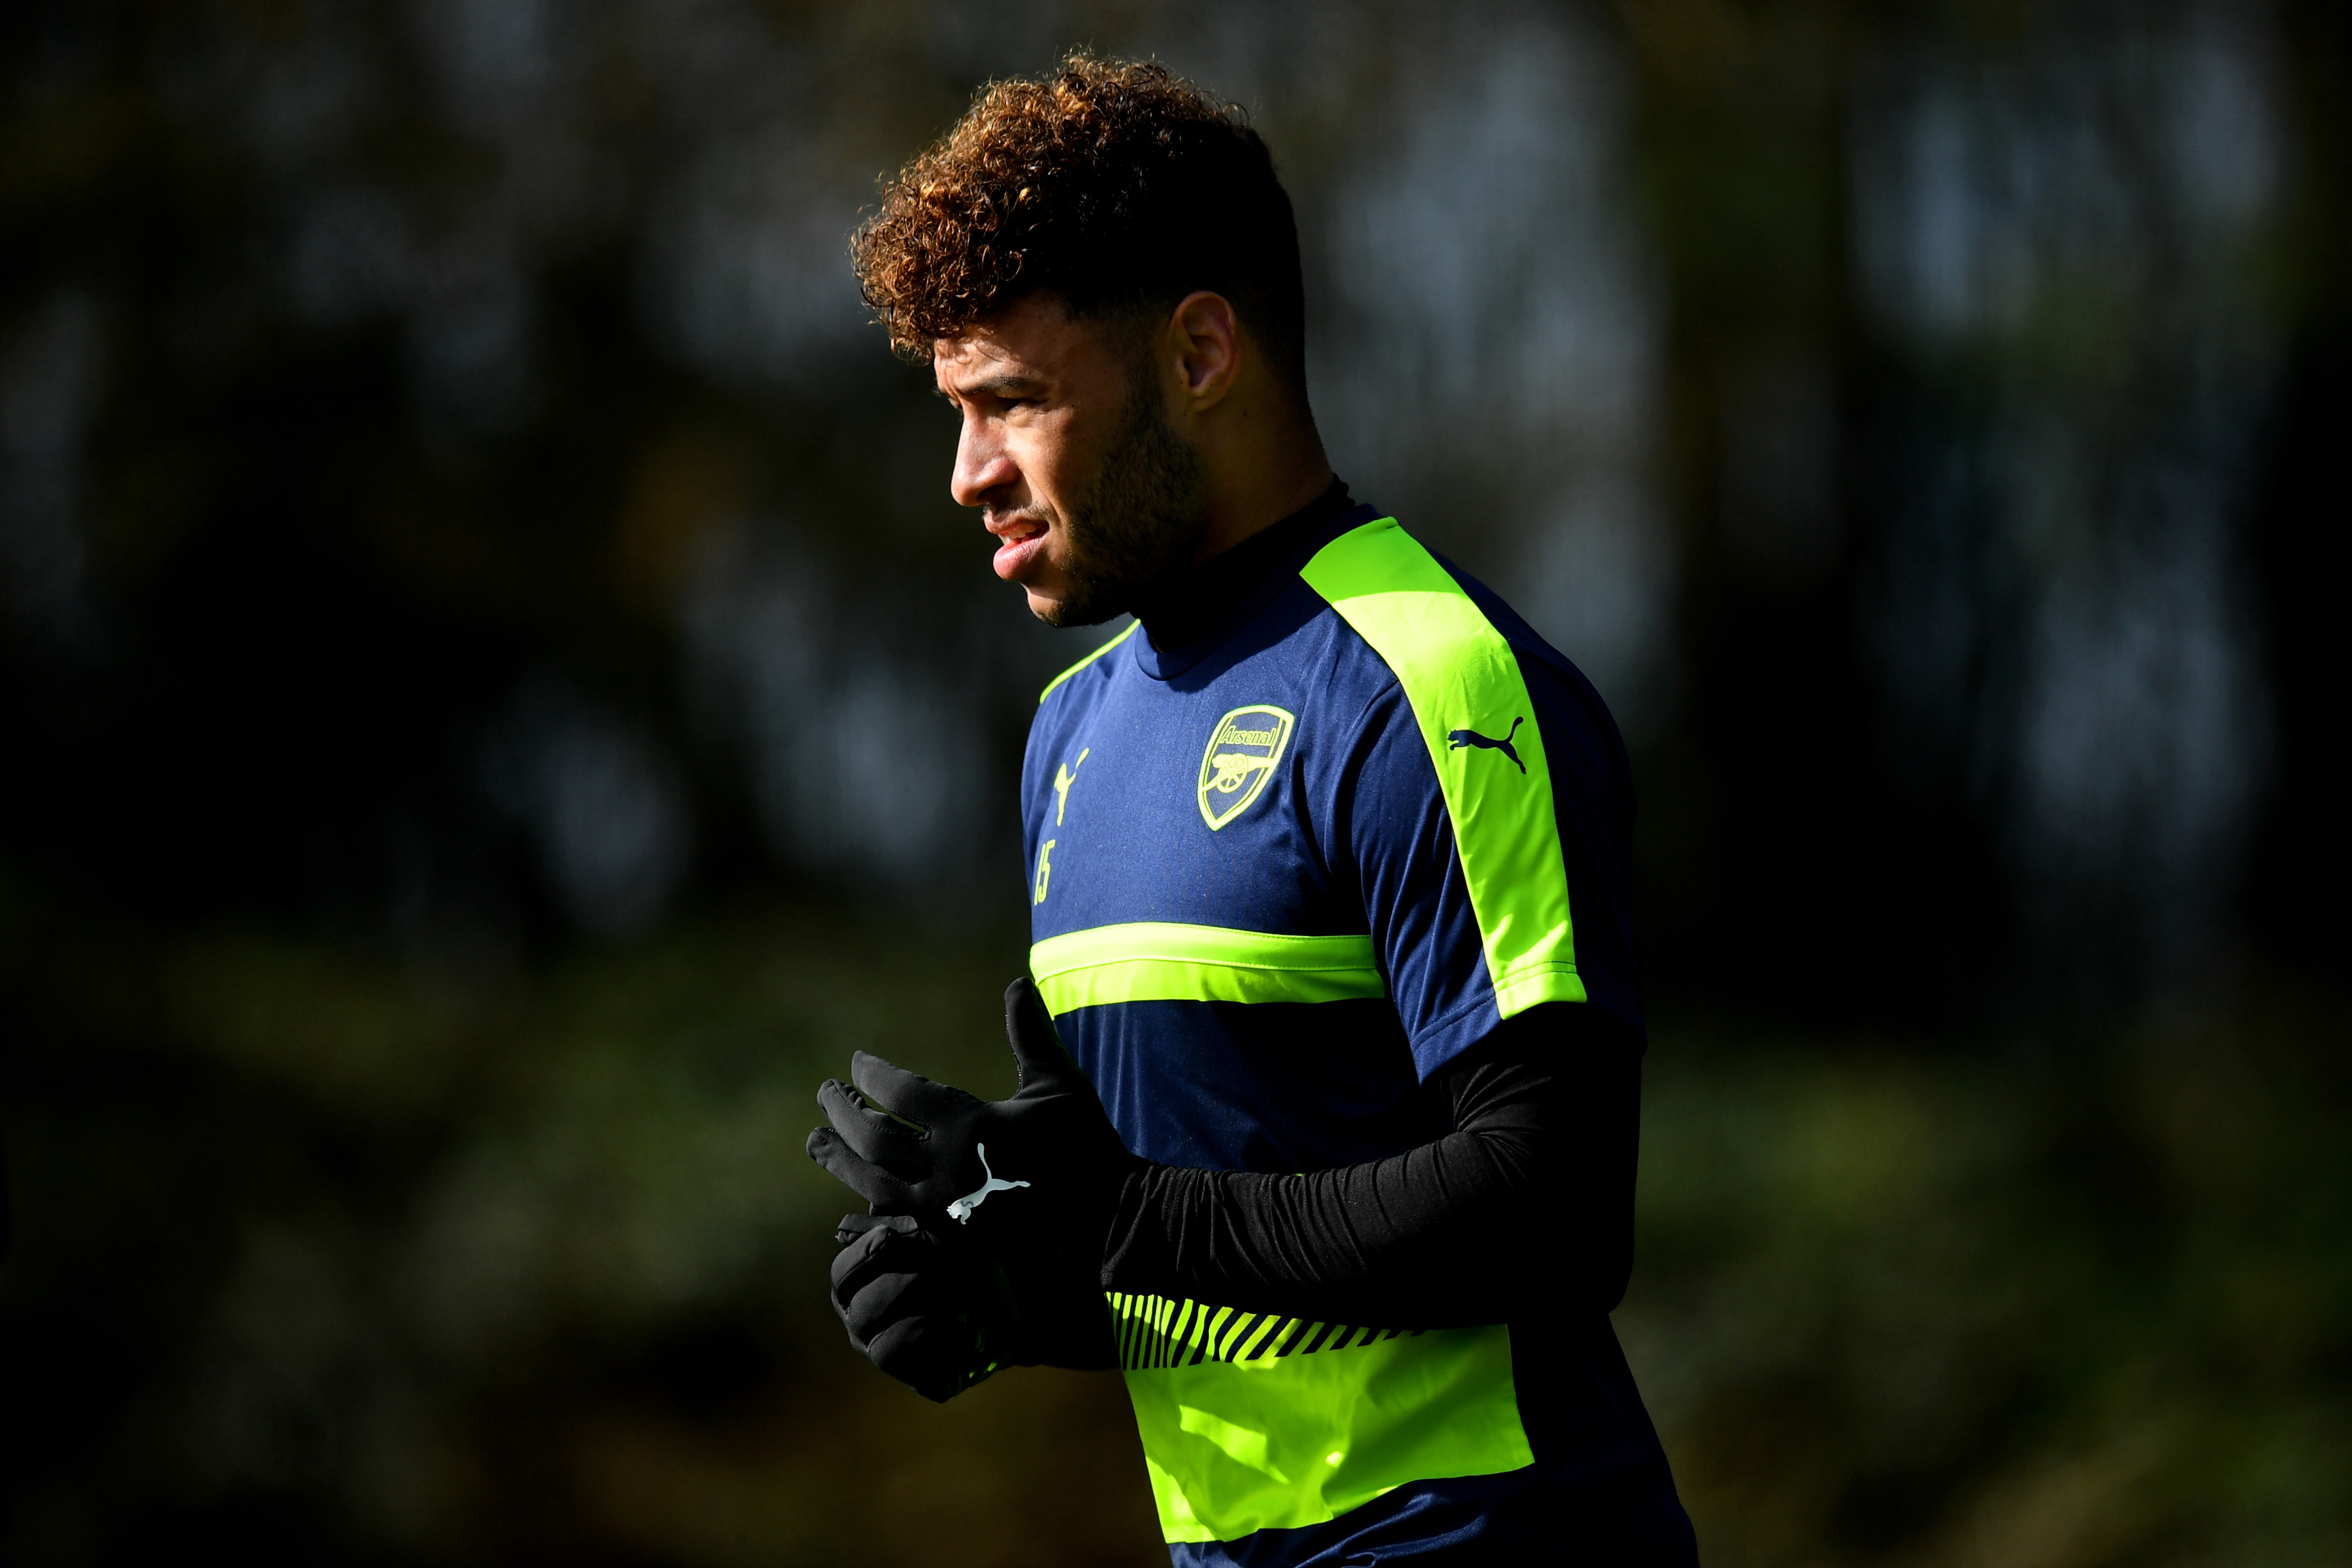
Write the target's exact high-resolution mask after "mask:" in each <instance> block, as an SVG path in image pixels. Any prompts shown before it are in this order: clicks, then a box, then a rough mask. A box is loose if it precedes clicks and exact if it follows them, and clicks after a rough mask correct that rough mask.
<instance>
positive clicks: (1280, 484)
mask: <svg viewBox="0 0 2352 1568" xmlns="http://www.w3.org/2000/svg"><path fill="white" fill-rule="evenodd" d="M1331 482H1332V473H1331V465H1330V463H1329V461H1328V460H1327V459H1326V458H1324V456H1323V447H1322V445H1321V443H1319V442H1318V443H1316V444H1315V445H1314V447H1313V449H1312V457H1311V458H1308V459H1307V460H1305V461H1302V462H1300V463H1299V464H1297V466H1296V467H1294V468H1291V469H1290V470H1289V471H1288V472H1287V473H1286V474H1279V475H1269V476H1266V477H1265V479H1261V480H1260V481H1259V482H1257V483H1255V484H1249V485H1245V486H1236V487H1234V491H1233V492H1232V493H1231V494H1229V495H1221V496H1214V497H1213V498H1212V499H1211V501H1210V505H1209V526H1208V527H1207V528H1206V529H1205V530H1203V531H1202V536H1201V547H1200V549H1199V550H1197V551H1196V552H1193V555H1192V561H1191V563H1189V564H1191V565H1192V566H1198V565H1200V564H1201V563H1203V562H1206V561H1212V560H1214V559H1215V558H1216V557H1218V556H1220V555H1223V553H1224V552H1226V551H1228V550H1231V549H1232V548H1233V547H1234V545H1236V544H1239V543H1240V542H1242V541H1244V539H1248V538H1250V537H1252V536H1253V535H1255V534H1259V533H1263V532H1265V531H1266V530H1267V529H1269V528H1272V527H1273V526H1274V525H1275V524H1276V523H1277V522H1280V521H1282V520H1283V519H1285V518H1286V517H1289V516H1291V515H1292V514H1293V513H1295V512H1297V511H1298V510H1301V509H1302V508H1305V507H1308V506H1312V505H1313V504H1314V503H1315V501H1316V500H1317V499H1318V497H1320V496H1321V495H1322V494H1323V492H1324V491H1326V490H1328V489H1330V488H1331Z"/></svg>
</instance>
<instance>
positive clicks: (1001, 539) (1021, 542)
mask: <svg viewBox="0 0 2352 1568" xmlns="http://www.w3.org/2000/svg"><path fill="white" fill-rule="evenodd" d="M988 531H989V532H991V533H992V534H994V535H996V538H997V545H996V558H995V560H994V561H993V562H992V563H991V564H992V565H993V566H994V567H995V568H996V574H997V575H998V576H999V577H1002V578H1003V579H1004V580H1005V581H1006V582H1008V583H1012V582H1017V581H1019V579H1020V578H1021V576H1022V574H1024V573H1025V572H1026V571H1028V570H1029V568H1030V567H1031V566H1032V565H1033V564H1034V563H1036V561H1037V557H1038V556H1039V555H1040V554H1041V553H1043V552H1044V551H1045V534H1046V531H1047V530H1046V528H1045V524H1044V523H1042V522H1040V521H1037V520H1035V519H1034V518H1026V517H1009V518H1006V519H1004V520H1003V521H1001V522H1000V521H995V520H993V519H992V520H991V521H990V522H989V524H988Z"/></svg>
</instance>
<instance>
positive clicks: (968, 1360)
mask: <svg viewBox="0 0 2352 1568" xmlns="http://www.w3.org/2000/svg"><path fill="white" fill-rule="evenodd" d="M834 1239H835V1241H838V1242H840V1243H841V1244H842V1247H841V1250H840V1251H839V1252H838V1253H836V1254H835V1255H834V1259H833V1310H835V1312H836V1313H838V1314H840V1317H841V1325H842V1327H843V1328H845V1329H846V1330H848V1331H849V1342H850V1343H851V1344H853V1345H855V1346H856V1347H857V1350H858V1352H859V1353H860V1354H862V1355H864V1356H865V1357H866V1360H868V1361H870V1362H872V1363H874V1364H875V1365H876V1366H877V1367H879V1368H881V1369H882V1370H883V1371H884V1372H887V1373H889V1374H890V1375H891V1376H892V1377H895V1378H897V1379H898V1381H899V1382H900V1383H903V1384H906V1385H907V1386H908V1387H909V1388H911V1389H913V1390H914V1391H915V1392H916V1393H918V1394H921V1395H922V1396H923V1397H924V1398H926V1399H929V1400H935V1401H938V1402H939V1403H941V1404H945V1403H946V1402H947V1401H948V1400H950V1399H952V1398H954V1397H955V1396H956V1395H957V1394H961V1393H962V1392H963V1391H964V1390H965V1389H967V1388H970V1387H971V1386H972V1384H976V1383H979V1382H981V1381H982V1380H983V1379H985V1378H986V1377H987V1376H988V1375H989V1373H992V1372H994V1371H995V1370H996V1369H997V1368H998V1367H1000V1366H1003V1365H1005V1364H1007V1363H1009V1362H1011V1361H1013V1359H1014V1357H1013V1354H1012V1346H1013V1342H1015V1341H1016V1340H1017V1339H1018V1338H1019V1336H1020V1323H1021V1310H1020V1306H1019V1304H1018V1303H1017V1302H1016V1301H1015V1300H1013V1288H1012V1284H1011V1282H1010V1281H1009V1280H1008V1279H1006V1278H1005V1274H1004V1270H1003V1268H1000V1267H999V1266H998V1265H997V1264H996V1263H995V1262H994V1261H993V1260H992V1259H991V1258H988V1257H986V1256H985V1255H984V1254H982V1252H981V1251H980V1250H979V1249H978V1248H977V1247H973V1246H971V1245H970V1244H969V1243H964V1244H961V1245H959V1238H958V1237H955V1236H953V1235H950V1234H946V1233H942V1232H940V1231H935V1230H926V1229H925V1228H924V1227H923V1226H922V1225H921V1223H920V1222H919V1221H918V1220H917V1219H916V1218H915V1216H914V1215H903V1214H902V1215H862V1214H861V1215H847V1216H845V1218H844V1219H843V1220H842V1222H841V1228H840V1229H838V1230H836V1231H835V1232H834Z"/></svg>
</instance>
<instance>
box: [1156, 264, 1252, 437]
mask: <svg viewBox="0 0 2352 1568" xmlns="http://www.w3.org/2000/svg"><path fill="white" fill-rule="evenodd" d="M1168 335H1169V342H1170V346H1171V348H1172V349H1173V350H1174V351H1175V367H1176V374H1177V378H1178V382H1179V388H1178V390H1179V394H1180V395H1181V398H1182V399H1183V402H1184V405H1185V407H1186V409H1187V411H1188V412H1191V413H1193V414H1203V413H1206V412H1207V411H1208V410H1210V409H1212V408H1213V407H1215V406H1216V405H1218V404H1219V403H1222V402H1223V401H1224V398H1225V395H1226V394H1228V393H1230V392H1231V391H1233V389H1234V383H1235V382H1236V381H1237V380H1238V379H1239V378H1240V375H1241V364H1242V323H1241V318H1240V317H1239V316H1238V315H1236V314H1234V307H1233V302H1232V301H1231V300H1227V299H1226V298H1225V297H1224V296H1223V294H1212V293H1209V292H1208V291H1207V290H1205V289H1203V290H1201V291H1198V292H1195V293H1192V294H1187V295H1185V296H1184V298H1183V299H1182V300H1179V301H1177V305H1176V309H1175V310H1174V312H1173V313H1172V314H1171V316H1170V318H1169V321H1168Z"/></svg>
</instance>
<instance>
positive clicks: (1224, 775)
mask: <svg viewBox="0 0 2352 1568" xmlns="http://www.w3.org/2000/svg"><path fill="white" fill-rule="evenodd" d="M1297 722H1298V721H1297V719H1296V718H1294V717H1292V715H1291V714H1290V713H1289V712H1288V711H1286V710H1284V709H1280V708H1273V707H1268V706H1267V705H1266V704H1265V703H1263V702H1261V703H1257V704H1255V705H1254V706H1252V707H1248V708H1236V709H1234V710H1233V711H1232V712H1230V713H1228V714H1226V715H1225V716H1224V717H1223V718H1222V719H1220V720H1218V721H1217V727H1216V728H1215V729H1213V730H1212V731H1209V749H1208V750H1207V751H1205V752H1202V753H1201V788H1200V796H1201V820H1202V821H1203V822H1205V823H1207V824H1208V825H1209V828H1210V831H1212V832H1214V831H1215V830H1216V829H1218V828H1220V827H1223V826H1224V825H1225V824H1226V823H1228V822H1231V821H1232V820H1233V819H1234V817H1236V816H1240V815H1241V814H1242V813H1243V812H1244V811H1247V810H1248V809H1249V808H1250V805H1251V803H1252V802H1254V801H1255V800H1256V799H1257V797H1258V796H1259V795H1264V794H1265V784H1266V781H1267V780H1268V779H1270V778H1272V777H1273V776H1274V766H1275V764H1276V763H1278V762H1280V761H1282V752H1283V748H1285V747H1286V746H1287V745H1289V744H1290V731H1291V730H1292V729H1293V727H1295V726H1296V725H1297Z"/></svg>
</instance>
